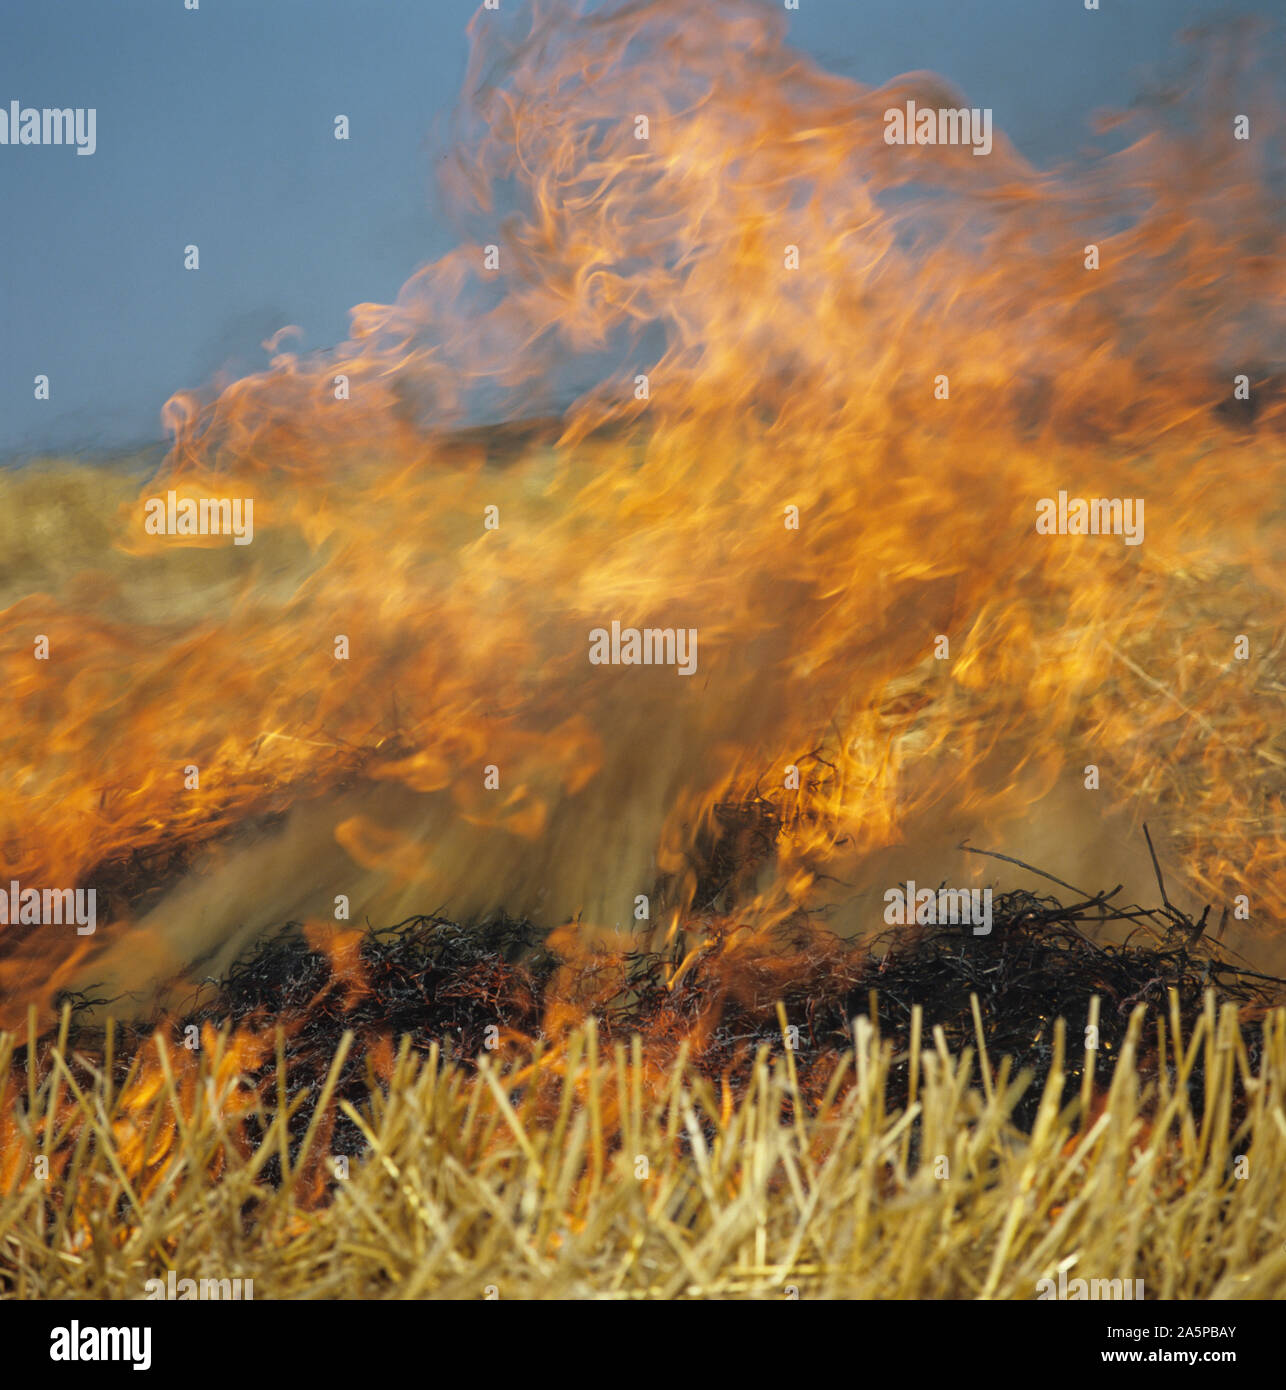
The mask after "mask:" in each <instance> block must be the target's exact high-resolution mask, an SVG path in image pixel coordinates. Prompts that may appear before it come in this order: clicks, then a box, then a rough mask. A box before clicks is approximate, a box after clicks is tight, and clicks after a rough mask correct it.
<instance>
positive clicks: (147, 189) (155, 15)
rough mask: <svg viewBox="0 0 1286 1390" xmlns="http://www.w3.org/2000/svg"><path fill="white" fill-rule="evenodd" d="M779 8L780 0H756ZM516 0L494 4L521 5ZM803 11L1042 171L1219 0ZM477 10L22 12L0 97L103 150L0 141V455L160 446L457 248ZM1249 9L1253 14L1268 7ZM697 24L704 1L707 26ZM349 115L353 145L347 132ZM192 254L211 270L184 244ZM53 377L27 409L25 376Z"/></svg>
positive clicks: (294, 3) (12, 30)
mask: <svg viewBox="0 0 1286 1390" xmlns="http://www.w3.org/2000/svg"><path fill="white" fill-rule="evenodd" d="M765 2H766V0H765ZM519 3H520V0H502V5H503V7H504V8H506V9H510V8H516V7H517V6H518V4H519ZM1101 6H1102V8H1101V9H1100V10H1099V11H1098V12H1097V13H1089V12H1086V11H1085V10H1084V8H1083V3H1082V0H985V3H979V0H972V2H968V0H889V3H879V4H876V3H871V2H870V0H800V9H799V11H798V13H792V14H791V16H790V27H791V33H792V36H793V38H794V41H795V42H796V43H797V44H798V45H799V46H800V47H801V48H803V49H804V50H805V51H807V52H809V53H810V54H812V55H813V56H814V57H816V58H818V59H819V60H821V61H822V62H824V63H825V64H826V65H827V66H828V67H830V68H832V69H833V70H835V71H838V72H842V73H845V74H847V75H850V76H853V77H856V78H858V79H860V80H862V81H864V82H867V83H881V82H884V81H886V80H887V79H888V78H890V77H892V76H894V75H896V74H898V73H900V72H905V71H907V70H910V69H921V68H928V69H933V70H935V71H938V72H940V73H942V74H943V75H945V76H946V77H948V78H949V79H951V80H952V81H953V82H954V83H955V84H956V85H957V86H958V87H959V88H960V89H961V90H962V91H963V92H964V93H965V95H966V96H967V97H968V98H969V99H970V101H971V102H972V103H973V104H975V105H985V106H990V107H992V108H993V110H994V112H995V121H996V126H997V128H998V129H1004V130H1005V131H1006V132H1007V133H1008V134H1009V136H1010V137H1011V138H1012V139H1013V140H1014V141H1015V143H1016V144H1017V145H1018V146H1019V148H1020V149H1021V150H1022V151H1023V152H1024V153H1025V154H1026V155H1028V157H1030V158H1033V159H1035V160H1037V161H1039V162H1046V161H1051V160H1055V159H1060V158H1066V157H1068V156H1071V155H1074V154H1075V152H1076V151H1077V150H1078V149H1079V148H1081V147H1082V146H1083V145H1084V144H1085V143H1086V140H1087V137H1088V135H1089V125H1088V120H1089V117H1090V114H1091V113H1092V112H1093V111H1094V110H1095V109H1096V108H1099V107H1102V106H1113V105H1126V104H1128V103H1129V101H1130V99H1131V97H1132V96H1133V95H1134V94H1135V93H1136V92H1137V91H1138V89H1139V86H1140V82H1141V79H1142V77H1143V76H1144V75H1145V74H1146V73H1147V71H1149V70H1150V69H1152V68H1153V67H1154V66H1156V65H1158V64H1160V63H1162V62H1163V61H1165V60H1166V59H1167V57H1173V55H1174V52H1175V49H1174V45H1173V42H1172V41H1173V37H1174V35H1175V34H1176V33H1177V31H1178V30H1180V29H1181V28H1183V27H1184V26H1185V25H1186V24H1189V23H1192V22H1194V21H1198V20H1201V19H1203V18H1210V17H1212V16H1217V15H1222V14H1225V13H1228V10H1227V7H1226V5H1225V4H1224V3H1223V0H1101ZM476 8H477V0H361V3H354V0H201V7H200V9H199V10H197V11H195V12H191V11H187V10H185V9H184V8H183V0H115V3H112V4H104V3H102V0H58V3H57V4H49V3H45V4H38V3H19V0H7V3H6V4H5V5H4V7H3V10H2V11H0V105H3V106H4V107H5V108H7V107H8V104H9V102H10V101H12V100H18V101H20V102H21V103H22V104H23V105H30V106H37V107H40V106H79V107H90V106H92V107H96V108H97V112H98V118H97V141H98V147H97V151H96V153H95V154H94V155H93V156H92V157H89V158H84V157H78V156H76V155H75V154H74V152H73V151H71V150H68V149H56V148H42V147H39V146H35V147H30V146H28V147H15V146H0V217H2V218H3V223H2V225H3V239H2V241H0V251H2V254H0V313H2V314H3V320H2V321H3V328H2V330H0V455H3V456H5V457H9V458H14V457H21V456H24V455H28V454H32V453H37V452H43V451H50V450H99V449H103V448H112V447H127V446H131V445H133V444H136V443H145V442H149V441H154V440H157V439H160V438H161V437H162V430H161V426H160V409H161V406H162V405H163V403H164V401H165V399H166V397H167V396H168V395H169V394H170V393H171V392H172V391H174V390H176V389H178V388H180V387H186V386H196V385H200V384H202V383H203V382H205V381H207V380H208V379H209V378H210V377H211V376H212V374H213V373H214V372H215V371H216V370H219V369H228V368H231V369H233V370H238V371H247V370H254V369H257V368H259V367H261V366H262V365H264V363H265V358H264V355H263V352H262V350H261V348H260V344H261V342H262V341H263V339H265V338H266V337H268V336H269V335H270V334H271V333H273V332H274V331H275V330H276V329H278V328H280V327H282V326H283V325H285V324H298V325H300V326H301V327H302V328H303V330H304V339H303V345H304V346H305V347H322V346H325V345H327V344H329V343H332V342H334V341H337V340H338V339H340V338H342V337H343V336H344V335H345V331H346V327H347V311H348V309H349V308H350V306H351V305H353V304H355V303H358V302H361V301H364V300H380V301H385V300H388V299H391V298H392V297H393V295H394V294H395V293H396V291H397V288H398V286H399V285H400V284H401V283H402V281H403V280H404V279H405V278H406V277H407V275H408V274H409V273H410V272H411V271H412V270H413V269H414V268H415V267H416V266H417V265H419V264H421V263H423V262H424V261H426V260H431V259H433V258H434V257H435V256H437V255H438V254H440V253H441V252H442V251H444V250H445V249H446V248H447V246H448V245H449V244H450V241H451V232H450V229H449V223H448V220H447V218H446V217H445V215H444V209H443V208H442V206H441V204H440V200H439V197H438V194H437V191H436V189H435V187H434V183H433V153H434V150H435V148H437V146H436V145H435V131H438V130H440V128H441V122H442V118H443V117H445V115H446V114H447V113H448V112H449V111H450V109H451V106H452V105H453V103H454V101H455V98H456V95H457V93H458V91H459V87H460V83H461V79H462V77H463V74H464V67H465V61H466V56H467V49H466V41H465V26H466V25H467V23H468V21H469V19H470V17H471V16H472V14H473V13H474V11H475V9H476ZM1275 8H1276V6H1275V5H1274V3H1273V0H1253V3H1252V2H1248V3H1243V4H1241V5H1239V6H1238V7H1237V12H1238V13H1253V12H1257V11H1258V12H1264V13H1271V12H1273V11H1274V10H1275ZM700 13H701V7H700V4H699V3H695V4H693V6H692V7H691V14H692V16H693V19H692V22H693V23H700ZM340 112H343V113H344V114H346V115H347V116H348V117H349V118H350V120H351V122H352V138H351V139H350V140H349V141H347V142H340V141H336V140H335V139H334V138H333V134H332V130H333V127H332V122H333V119H334V117H335V115H336V114H337V113H340ZM188 242H195V243H197V244H199V246H200V248H201V271H200V273H199V274H191V273H188V272H185V271H184V269H183V266H182V249H183V247H184V245H186V244H187V243H188ZM37 372H43V373H47V374H48V375H49V376H50V378H51V399H50V400H49V401H47V402H38V401H36V400H35V399H34V396H33V387H32V379H33V377H34V376H35V374H36V373H37Z"/></svg>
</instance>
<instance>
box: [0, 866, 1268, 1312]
mask: <svg viewBox="0 0 1286 1390" xmlns="http://www.w3.org/2000/svg"><path fill="white" fill-rule="evenodd" d="M1106 910H1107V909H1106V905H1105V900H1104V899H1103V898H1101V897H1100V898H1096V899H1094V900H1092V902H1090V903H1078V904H1074V905H1072V906H1071V907H1067V908H1064V907H1060V906H1059V905H1058V904H1057V903H1056V902H1054V901H1053V900H1042V899H1037V898H1034V897H1032V896H1031V895H1030V894H1026V893H1014V894H1008V895H1005V896H1004V897H1003V898H1001V899H1000V900H999V908H998V911H997V929H996V931H995V932H994V933H993V935H992V937H990V938H986V939H975V938H970V937H961V936H958V935H955V934H952V933H930V934H925V935H923V936H921V937H919V938H917V939H915V940H913V941H910V942H904V943H902V944H900V945H898V946H895V947H894V948H892V949H890V950H888V951H887V952H886V953H884V954H883V955H880V954H879V952H878V951H867V950H866V949H864V948H858V947H856V946H854V945H851V944H848V943H841V942H838V941H835V940H834V939H830V940H827V939H826V938H824V937H823V936H821V935H819V934H817V933H815V932H814V933H813V934H812V937H811V945H810V944H807V943H802V942H801V941H800V940H799V939H796V940H794V941H792V942H789V943H786V942H778V943H777V944H778V946H784V945H789V946H790V948H791V957H790V958H791V959H793V960H794V962H795V965H796V977H797V979H796V983H795V985H794V986H793V987H791V988H788V989H785V990H783V991H780V994H781V997H780V998H779V999H778V998H777V997H776V996H775V995H774V993H773V992H772V990H771V988H770V989H768V990H766V991H764V992H762V993H760V992H758V991H757V990H756V989H755V988H753V987H751V988H749V989H747V988H744V987H743V988H741V989H740V990H739V991H732V990H730V988H729V982H730V980H731V979H732V978H733V975H734V974H735V976H736V978H738V979H740V980H742V981H743V983H744V981H746V980H752V981H753V980H755V979H756V978H757V979H759V980H760V981H762V982H772V981H777V980H779V979H780V976H779V975H777V974H775V972H774V969H773V965H774V961H773V959H772V958H770V957H768V956H766V955H764V954H762V943H760V946H759V947H757V948H756V949H757V951H758V952H759V956H758V962H757V964H756V963H755V961H754V960H752V959H749V958H747V957H746V956H745V955H744V954H740V955H739V954H738V951H737V945H738V942H737V934H736V933H729V934H725V935H723V936H715V937H713V938H711V939H710V940H709V941H707V942H706V943H705V944H704V945H703V947H702V948H701V949H700V950H699V951H698V952H697V954H696V955H695V956H693V955H691V953H689V955H688V958H687V962H686V965H685V966H684V967H683V968H682V969H681V970H680V969H679V968H677V966H676V957H675V954H674V953H673V952H671V953H669V954H667V955H665V956H662V955H660V954H657V953H642V952H634V953H627V954H623V955H618V956H616V957H615V958H612V959H608V958H607V957H606V956H604V958H603V959H602V960H601V961H600V968H599V972H598V973H599V978H598V979H597V980H596V982H595V984H594V986H593V987H594V988H595V989H596V990H597V991H598V994H599V998H600V1001H601V1004H602V1008H601V1013H600V1015H599V1016H597V1017H590V1018H589V1019H588V1021H587V1022H585V1023H584V1024H583V1025H579V1024H578V1025H576V1026H573V1027H570V1028H567V1029H563V1030H558V1029H557V1028H553V1027H544V1028H542V1027H541V1026H540V1020H541V1019H542V1017H543V1018H544V1020H545V1021H546V1023H547V1024H548V1023H549V1021H550V1020H556V1019H557V1018H558V1017H559V1010H558V1008H557V1005H558V1003H559V1002H560V1000H559V998H558V996H559V992H560V988H561V982H562V981H563V979H564V977H563V975H562V974H561V972H560V968H559V964H558V960H557V957H556V954H555V953H553V952H551V951H550V950H549V949H548V943H546V942H543V941H542V940H541V939H540V938H539V935H538V934H536V933H534V932H533V931H532V929H531V928H530V927H529V926H528V925H526V924H523V923H517V922H512V921H507V920H503V921H499V922H496V923H493V924H491V925H490V926H489V927H488V928H486V929H483V930H479V931H476V932H469V933H466V932H463V931H461V930H460V929H459V928H458V927H457V926H455V925H454V924H451V923H448V922H445V921H442V920H438V919H420V920H418V921H416V922H414V923H409V924H403V925H402V927H401V928H400V929H398V930H397V931H393V932H381V933H369V934H367V935H366V936H365V937H357V936H350V937H349V938H346V939H345V940H344V941H343V942H341V943H340V944H339V946H338V947H336V945H335V943H331V948H330V949H329V951H324V950H318V949H315V948H314V947H313V946H311V945H310V944H309V942H308V940H307V939H306V938H305V937H303V936H302V935H301V934H299V933H297V932H287V933H283V934H282V935H280V936H279V937H277V938H276V939H274V940H273V941H271V942H269V943H265V944H264V945H263V946H261V947H260V948H259V949H258V950H257V951H256V953H255V954H254V955H253V956H251V957H250V958H248V959H247V960H245V961H243V962H242V963H240V965H239V966H238V967H237V968H236V969H235V970H234V971H233V972H232V973H231V974H230V975H229V977H228V978H227V979H226V980H225V981H223V982H222V984H221V985H219V986H218V987H217V988H216V989H214V990H213V991H210V992H208V997H205V998H203V999H201V1000H200V1001H199V1003H198V1005H197V1006H196V1007H194V1008H193V1010H192V1011H191V1012H190V1013H189V1014H188V1016H187V1017H186V1018H185V1019H181V1020H179V1021H178V1022H176V1023H175V1024H174V1025H173V1027H172V1028H171V1027H166V1028H163V1029H160V1030H158V1031H157V1032H156V1033H155V1034H153V1035H152V1036H151V1037H146V1038H145V1036H144V1034H143V1033H142V1032H141V1031H139V1030H137V1029H127V1030H124V1031H122V1030H120V1029H118V1028H116V1027H115V1026H112V1025H109V1026H108V1028H107V1029H106V1030H96V1029H94V1028H91V1027H89V1026H85V1025H83V1024H82V1025H78V1024H77V1014H76V1013H75V1012H74V1011H73V1010H72V1008H71V1007H70V1004H68V1005H67V1006H66V1007H65V1008H64V1011H63V1015H62V1021H61V1028H60V1031H59V1034H58V1036H57V1038H56V1039H48V1040H46V1042H45V1043H44V1044H43V1045H42V1044H40V1043H39V1042H37V1041H36V1039H35V1037H34V1031H33V1035H32V1036H31V1037H30V1038H29V1039H28V1043H27V1046H26V1047H25V1048H21V1047H19V1046H18V1043H17V1039H16V1038H15V1037H13V1036H12V1035H6V1036H5V1037H4V1038H3V1040H2V1041H0V1076H3V1077H4V1078H6V1081H7V1086H8V1090H7V1092H6V1093H3V1094H0V1107H2V1109H0V1113H2V1114H3V1115H4V1125H5V1133H4V1154H5V1167H4V1173H3V1179H4V1182H3V1187H4V1192H5V1196H4V1197H3V1200H2V1201H0V1280H3V1288H4V1290H5V1292H7V1293H11V1294H15V1295H17V1296H20V1297H30V1296H46V1297H48V1296H55V1297H57V1296H70V1295H88V1296H105V1297H141V1296H142V1294H143V1289H144V1287H145V1281H146V1280H147V1279H148V1278H151V1277H156V1276H160V1277H164V1276H165V1274H166V1272H167V1270H169V1269H175V1268H178V1269H180V1270H183V1269H193V1268H217V1269H220V1270H225V1271H231V1272H235V1273H236V1274H237V1275H238V1277H241V1278H242V1279H246V1278H252V1279H253V1280H254V1287H255V1289H256V1291H257V1294H258V1296H260V1297H264V1296H273V1297H329V1296H333V1297H340V1296H343V1297H382V1296H396V1297H417V1296H430V1295H431V1296H438V1297H477V1298H481V1297H486V1296H489V1293H490V1295H492V1296H500V1297H590V1296H593V1297H620V1298H649V1297H653V1298H674V1297H711V1296H752V1297H793V1296H796V1295H798V1296H800V1297H876V1298H890V1297H968V1298H972V1297H988V1298H992V1297H994V1298H1032V1297H1035V1296H1036V1294H1037V1283H1038V1281H1040V1280H1042V1279H1047V1278H1049V1279H1056V1278H1057V1277H1058V1270H1059V1269H1060V1268H1062V1269H1063V1270H1064V1272H1065V1275H1066V1273H1067V1271H1070V1274H1071V1277H1073V1278H1074V1277H1078V1272H1080V1273H1084V1272H1086V1271H1088V1272H1089V1273H1091V1274H1092V1275H1093V1276H1094V1277H1097V1278H1112V1279H1116V1278H1120V1279H1131V1280H1134V1279H1142V1280H1143V1281H1144V1285H1145V1288H1146V1291H1147V1294H1148V1296H1149V1297H1229V1296H1237V1297H1267V1296H1270V1295H1272V1294H1273V1293H1274V1292H1279V1291H1280V1289H1281V1287H1282V1285H1283V1283H1284V1282H1286V1252H1284V1250H1283V1247H1282V1245H1281V1241H1280V1237H1279V1235H1276V1234H1274V1232H1278V1231H1279V1230H1280V1228H1281V1224H1282V1221H1283V1217H1286V1194H1283V1192H1282V1189H1281V1185H1280V1182H1279V1181H1278V1178H1277V1174H1279V1173H1280V1171H1281V1169H1280V1165H1281V1163H1282V1162H1283V1161H1286V1121H1284V1120H1283V1092H1282V1087H1283V1079H1284V1077H1286V1014H1283V1013H1282V1012H1281V1011H1280V1010H1275V1009H1269V1008H1268V1007H1267V1004H1268V1002H1269V1001H1270V999H1271V998H1272V997H1273V996H1272V988H1273V987H1274V985H1275V984H1276V983H1278V982H1272V981H1268V980H1266V979H1265V978H1264V977H1262V976H1256V975H1253V974H1251V973H1250V972H1242V971H1238V970H1237V969H1235V968H1234V967H1233V966H1231V965H1230V964H1228V963H1227V962H1224V961H1220V960H1219V959H1218V958H1217V955H1216V953H1214V952H1213V951H1211V950H1210V949H1208V948H1206V947H1204V946H1203V945H1201V944H1200V943H1197V942H1195V941H1194V940H1192V939H1191V932H1190V931H1185V933H1184V935H1183V937H1182V938H1176V937H1174V936H1173V935H1171V936H1170V937H1169V938H1168V939H1163V940H1162V941H1161V942H1160V943H1159V944H1158V945H1157V946H1155V947H1154V946H1136V945H1125V946H1122V947H1115V946H1105V945H1100V944H1098V943H1096V942H1095V941H1093V940H1092V939H1091V937H1090V936H1089V935H1088V934H1086V933H1085V932H1084V931H1082V923H1084V921H1085V920H1086V918H1087V917H1088V916H1089V915H1090V914H1093V915H1094V916H1095V918H1096V919H1097V918H1101V917H1102V915H1103V914H1104V912H1105V911H1106ZM1128 915H1129V916H1131V917H1144V918H1146V917H1148V916H1150V915H1151V914H1144V913H1142V912H1141V911H1140V910H1138V909H1132V910H1130V911H1129V913H1128ZM1162 915H1164V914H1162ZM1186 926H1187V927H1189V928H1190V927H1191V926H1192V924H1191V923H1187V924H1186ZM796 930H797V931H800V930H803V928H802V927H801V928H797V929H796ZM733 963H735V970H734V969H731V968H730V967H731V966H732V965H733ZM577 975H578V977H579V978H581V979H583V978H584V971H583V970H579V969H578V971H577ZM609 977H611V979H610V980H609ZM823 985H824V986H825V987H826V988H825V990H824V992H818V991H819V987H821V986H823ZM1216 992H1218V994H1220V995H1222V996H1223V999H1224V1002H1223V1003H1222V1005H1220V1004H1219V1003H1218V1002H1217V998H1216ZM850 1011H856V1013H857V1016H856V1017H855V1018H853V1019H852V1021H851V1022H849V1019H850ZM1065 1018H1066V1019H1067V1020H1069V1021H1070V1022H1071V1024H1072V1028H1073V1031H1072V1033H1071V1034H1070V1036H1069V1033H1068V1027H1067V1024H1066V1023H1065V1022H1064V1019H1065ZM1086 1019H1088V1020H1090V1021H1091V1022H1092V1023H1093V1024H1094V1025H1095V1026H1096V1027H1097V1029H1098V1037H1097V1039H1096V1042H1097V1046H1096V1047H1091V1046H1089V1045H1088V1043H1089V1037H1088V1035H1086V1036H1085V1037H1084V1038H1083V1037H1082V1035H1081V1033H1080V1029H1081V1028H1082V1026H1083V1023H1084V1020H1086ZM274 1021H275V1022H274ZM189 1025H190V1026H191V1027H192V1029H193V1030H194V1031H196V1032H197V1033H199V1035H200V1036H201V1038H202V1040H203V1041H202V1045H201V1047H200V1048H199V1050H198V1051H197V1052H196V1053H195V1054H193V1053H192V1052H190V1051H188V1050H187V1049H185V1048H184V1047H183V1046H182V1044H181V1042H180V1041H179V1039H181V1038H182V1037H183V1036H184V1035H185V1034H184V1030H185V1029H186V1028H187V1027H188V1026H189ZM488 1028H492V1029H494V1030H495V1032H494V1037H498V1038H499V1039H500V1043H499V1045H498V1046H497V1047H495V1049H494V1050H488V1048H487V1046H486V1040H487V1030H488ZM395 1037H397V1038H398V1039H399V1040H398V1042H397V1044H396V1048H395V1047H394V1038H395ZM41 1158H43V1159H45V1160H46V1164H45V1165H43V1166H44V1170H45V1171H47V1173H48V1178H47V1180H41V1179H40V1178H39V1177H38V1176H37V1172H38V1171H39V1169H40V1168H41V1166H42V1165H40V1164H39V1163H38V1162H37V1160H39V1159H41Z"/></svg>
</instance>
